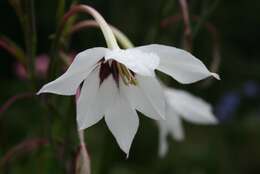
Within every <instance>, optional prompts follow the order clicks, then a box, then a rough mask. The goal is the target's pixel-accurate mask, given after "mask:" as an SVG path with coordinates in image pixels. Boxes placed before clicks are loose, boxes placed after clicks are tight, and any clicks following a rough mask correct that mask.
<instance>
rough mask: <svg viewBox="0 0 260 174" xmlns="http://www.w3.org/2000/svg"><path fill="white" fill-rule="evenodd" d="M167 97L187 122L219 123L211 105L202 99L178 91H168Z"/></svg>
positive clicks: (166, 92)
mask: <svg viewBox="0 0 260 174" xmlns="http://www.w3.org/2000/svg"><path fill="white" fill-rule="evenodd" d="M165 95H166V100H167V102H168V103H169V105H170V106H171V107H172V108H173V109H174V110H175V111H176V112H177V113H178V114H180V115H181V116H182V117H183V118H184V119H185V120H187V121H190V122H192V123H196V124H216V123H217V120H216V118H215V117H214V115H213V113H212V107H211V105H210V104H209V103H207V102H205V101H204V100H202V99H201V98H198V97H195V96H193V95H191V94H189V93H188V92H185V91H181V90H176V89H168V90H166V91H165Z"/></svg>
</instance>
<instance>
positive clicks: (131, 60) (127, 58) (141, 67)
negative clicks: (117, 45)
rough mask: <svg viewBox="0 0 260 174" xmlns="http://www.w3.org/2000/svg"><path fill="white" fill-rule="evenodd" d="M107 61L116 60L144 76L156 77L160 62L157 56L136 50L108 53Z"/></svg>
mask: <svg viewBox="0 0 260 174" xmlns="http://www.w3.org/2000/svg"><path fill="white" fill-rule="evenodd" d="M105 59H106V60H108V59H114V60H116V61H117V62H120V63H122V64H124V65H125V66H126V67H127V68H129V69H130V70H132V71H133V72H135V73H137V74H140V75H143V76H154V70H155V69H156V68H157V67H158V65H159V61H160V59H159V57H158V56H157V55H155V54H153V53H145V52H142V51H140V50H138V49H135V48H131V49H127V50H112V51H107V54H106V56H105Z"/></svg>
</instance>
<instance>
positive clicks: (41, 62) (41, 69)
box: [14, 54, 50, 80]
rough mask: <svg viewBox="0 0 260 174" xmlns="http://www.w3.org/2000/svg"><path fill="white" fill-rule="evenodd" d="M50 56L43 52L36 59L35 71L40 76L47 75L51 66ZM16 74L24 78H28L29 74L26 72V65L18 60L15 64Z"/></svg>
mask: <svg viewBox="0 0 260 174" xmlns="http://www.w3.org/2000/svg"><path fill="white" fill-rule="evenodd" d="M49 61H50V60H49V57H48V56H47V55H46V54H41V55H39V56H37V57H36V60H35V71H36V74H37V76H38V77H40V78H44V77H46V74H47V70H48V67H49ZM14 68H15V69H14V70H15V74H16V75H17V76H18V77H19V78H20V79H22V80H25V79H27V78H28V74H27V72H26V69H25V67H24V66H23V65H22V64H21V63H18V62H16V63H15V65H14Z"/></svg>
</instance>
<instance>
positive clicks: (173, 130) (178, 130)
mask: <svg viewBox="0 0 260 174" xmlns="http://www.w3.org/2000/svg"><path fill="white" fill-rule="evenodd" d="M157 123H158V126H159V133H160V134H159V156H160V157H164V156H165V155H166V153H167V152H168V147H169V145H168V141H167V136H168V134H170V135H171V136H172V137H173V138H174V139H175V140H177V141H181V140H183V139H184V130H183V127H182V123H181V118H180V117H179V115H178V114H177V113H176V112H175V111H174V110H173V108H172V107H170V106H169V105H166V119H165V120H160V121H158V122H157Z"/></svg>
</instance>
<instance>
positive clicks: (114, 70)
mask: <svg viewBox="0 0 260 174" xmlns="http://www.w3.org/2000/svg"><path fill="white" fill-rule="evenodd" d="M100 62H101V64H100V71H99V78H100V85H101V84H102V82H103V81H104V80H105V79H106V78H107V77H108V76H109V75H111V74H112V76H113V78H114V80H115V81H116V83H117V85H119V76H120V77H121V79H122V80H123V82H124V83H125V85H127V86H128V85H137V80H136V78H135V73H134V72H133V71H131V70H129V69H128V68H127V67H126V66H125V65H123V64H121V63H119V62H117V61H115V60H108V61H105V59H104V58H103V59H101V60H100Z"/></svg>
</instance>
